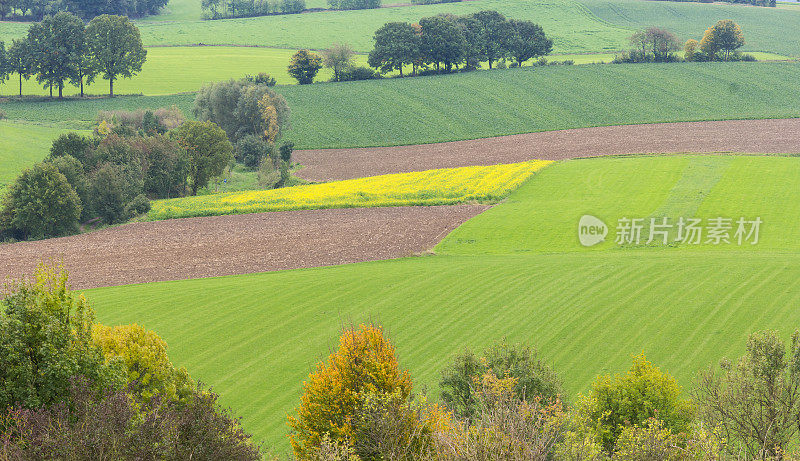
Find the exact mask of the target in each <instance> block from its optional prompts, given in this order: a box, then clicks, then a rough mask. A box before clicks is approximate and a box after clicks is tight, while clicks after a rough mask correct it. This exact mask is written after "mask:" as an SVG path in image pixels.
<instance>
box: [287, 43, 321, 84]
mask: <svg viewBox="0 0 800 461" xmlns="http://www.w3.org/2000/svg"><path fill="white" fill-rule="evenodd" d="M320 69H322V58H321V57H319V56H318V55H317V54H315V53H312V52H311V51H308V50H300V51H298V52H297V53H295V54H294V56H292V61H291V62H290V63H289V75H291V76H292V77H293V78H294V79H295V80H297V83H299V84H301V85H306V84H309V83H314V77H316V76H317V72H319V70H320Z"/></svg>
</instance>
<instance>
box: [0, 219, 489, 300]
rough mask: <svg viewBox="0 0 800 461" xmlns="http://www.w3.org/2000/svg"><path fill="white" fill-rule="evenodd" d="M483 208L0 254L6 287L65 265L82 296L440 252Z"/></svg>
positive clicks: (250, 225)
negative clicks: (52, 265) (40, 266)
mask: <svg viewBox="0 0 800 461" xmlns="http://www.w3.org/2000/svg"><path fill="white" fill-rule="evenodd" d="M487 208H488V206H485V205H455V206H427V207H386V208H347V209H333V210H301V211H283V212H272V213H255V214H246V215H232V216H214V217H206V218H187V219H173V220H168V221H157V222H146V223H132V224H126V225H123V226H118V227H113V228H107V229H103V230H99V231H96V232H91V233H86V234H80V235H74V236H70V237H62V238H56V239H49V240H40V241H34V242H19V243H11V244H4V245H0V282H2V281H4V280H7V279H15V278H19V277H20V276H22V275H23V274H32V273H33V270H34V269H35V267H36V264H37V263H39V262H45V263H49V262H50V261H56V262H58V261H63V263H64V265H65V267H66V269H67V270H68V271H69V274H70V283H71V284H72V286H73V287H74V288H75V289H85V288H96V287H104V286H113V285H127V284H133V283H147V282H157V281H167V280H182V279H189V278H203V277H214V276H223V275H234V274H246V273H254V272H266V271H273V270H280V269H298V268H307V267H320V266H330V265H336V264H347V263H354V262H361V261H374V260H382V259H392V258H398V257H404V256H411V255H414V254H419V253H423V252H426V251H428V250H430V249H431V248H433V246H434V245H436V244H437V243H438V242H439V240H441V239H442V238H444V236H445V235H447V234H448V233H449V232H450V231H452V230H453V229H455V228H456V227H457V226H459V225H460V224H461V223H463V222H464V221H466V220H468V219H469V218H471V217H473V216H475V215H477V214H479V213H481V212H482V211H484V210H485V209H487Z"/></svg>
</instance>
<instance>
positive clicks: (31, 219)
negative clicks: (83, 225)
mask: <svg viewBox="0 0 800 461" xmlns="http://www.w3.org/2000/svg"><path fill="white" fill-rule="evenodd" d="M80 216H81V199H80V197H78V194H77V193H76V192H75V189H73V188H72V186H70V184H69V181H67V178H66V177H65V176H64V175H63V174H61V173H60V172H59V171H58V169H57V168H56V167H55V166H53V165H52V164H50V163H40V164H38V165H35V166H34V167H33V168H31V169H29V170H25V171H23V172H22V174H20V175H19V177H17V179H16V181H14V183H12V184H11V186H10V187H9V188H8V190H7V191H6V195H5V197H4V199H3V203H2V210H0V233H2V234H4V235H6V236H10V237H14V238H17V239H31V238H33V239H38V238H46V237H58V236H61V235H67V234H72V233H75V232H76V231H77V229H78V219H79V218H80Z"/></svg>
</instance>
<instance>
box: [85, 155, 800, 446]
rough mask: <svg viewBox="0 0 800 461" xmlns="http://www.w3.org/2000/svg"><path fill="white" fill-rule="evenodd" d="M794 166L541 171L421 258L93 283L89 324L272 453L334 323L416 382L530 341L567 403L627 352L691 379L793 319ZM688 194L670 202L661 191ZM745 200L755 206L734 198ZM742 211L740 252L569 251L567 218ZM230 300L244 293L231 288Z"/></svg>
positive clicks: (797, 272)
mask: <svg viewBox="0 0 800 461" xmlns="http://www.w3.org/2000/svg"><path fill="white" fill-rule="evenodd" d="M798 164H800V158H796V157H795V158H787V157H766V158H762V157H711V156H676V157H658V156H655V157H643V158H602V159H591V160H580V161H567V162H563V163H559V164H556V165H552V166H550V167H549V168H548V169H546V170H544V171H543V172H542V173H541V174H539V175H537V176H536V177H534V179H532V180H531V181H529V182H528V183H527V184H525V185H523V186H522V187H521V188H520V189H518V190H517V191H516V192H514V193H513V194H512V195H511V196H510V198H509V199H508V200H507V202H505V203H503V204H501V205H498V206H497V207H495V208H493V209H492V210H490V211H489V212H487V213H485V214H484V215H481V216H479V217H477V218H475V219H474V220H472V221H469V222H468V223H467V224H466V225H465V226H464V227H462V228H460V229H459V230H457V231H456V232H455V233H453V234H452V235H451V237H449V238H448V239H446V240H445V241H444V242H443V243H442V244H441V245H440V246H439V247H438V248H437V255H435V256H427V257H418V258H406V259H399V260H393V261H382V262H374V263H364V264H352V265H346V266H338V267H329V268H319V269H307V270H296V271H283V272H273V273H266V274H254V275H246V276H235V277H222V278H214V279H204V280H189V281H181V282H169V283H155V284H148V285H140V286H126V287H116V288H104V289H98V290H90V291H88V292H87V295H88V297H89V299H90V300H91V301H92V302H93V303H94V306H95V308H96V310H97V314H98V319H99V320H100V321H101V322H105V323H108V324H119V323H130V322H137V323H139V324H142V325H144V326H145V327H147V328H151V329H154V330H156V331H157V332H158V333H159V334H160V335H162V336H163V337H164V338H165V339H166V340H167V342H168V343H169V345H170V354H171V357H172V358H173V360H174V361H175V362H176V363H178V364H181V365H185V366H187V367H188V369H189V371H190V373H191V374H192V375H193V376H195V377H197V378H199V379H202V380H203V381H205V382H207V383H210V384H213V385H214V386H215V389H217V390H218V391H219V392H221V393H222V396H223V402H224V403H225V404H228V405H231V406H232V407H233V408H234V409H235V410H236V411H237V413H238V414H241V415H242V416H243V417H244V423H245V427H246V428H247V429H248V430H250V431H253V432H254V433H255V434H256V435H257V437H259V438H260V439H262V440H266V441H267V442H268V443H269V444H270V445H273V446H276V447H279V449H281V450H286V449H287V447H288V445H287V442H286V440H285V438H284V435H285V433H286V426H285V419H284V415H285V414H286V413H287V412H288V411H290V410H291V408H292V407H293V406H294V405H295V404H296V403H297V401H298V396H299V393H300V389H301V382H302V380H303V379H304V378H305V377H306V375H307V373H308V372H309V371H310V370H311V368H312V366H313V364H314V362H315V361H316V360H319V359H320V358H322V357H323V356H324V355H325V354H326V353H327V352H328V350H329V348H330V347H332V346H333V345H334V344H335V341H336V336H337V331H338V330H339V328H340V326H341V325H344V324H349V323H350V322H356V323H357V322H363V321H369V320H370V319H371V320H375V321H377V322H380V323H382V324H383V325H384V326H385V327H386V328H387V329H388V331H389V332H390V334H391V337H392V339H393V340H394V341H395V343H396V345H397V350H398V354H399V356H400V361H401V364H402V365H403V366H405V367H408V368H409V369H410V370H411V372H412V374H413V376H414V378H415V382H416V385H417V388H418V389H419V388H421V387H422V386H427V387H428V389H429V390H430V391H431V393H432V394H433V395H434V396H435V395H437V393H438V389H437V379H438V378H437V377H438V371H439V369H440V368H441V367H442V366H443V364H444V363H445V361H446V360H447V358H448V357H449V356H450V355H452V354H454V353H456V352H458V351H460V350H462V349H463V348H464V347H465V346H470V347H474V348H477V347H482V346H485V345H487V344H488V343H490V342H492V341H494V340H497V339H499V338H501V337H507V338H508V339H509V340H511V341H527V342H529V343H532V344H535V345H537V346H538V347H539V348H540V349H541V351H542V353H543V354H544V356H545V357H546V358H547V360H548V361H550V362H552V363H553V365H554V366H555V368H556V369H557V370H558V371H559V373H560V374H561V376H562V378H563V379H564V381H565V384H566V388H567V390H568V391H569V393H570V397H571V398H574V396H575V395H576V393H578V392H581V391H585V390H587V389H588V386H589V383H590V382H591V381H592V380H593V379H594V377H595V376H596V375H598V374H600V373H608V372H620V371H623V370H625V369H626V368H627V367H628V365H629V363H630V355H631V354H636V353H639V352H642V351H644V352H645V353H646V354H647V355H648V358H650V359H651V360H653V361H654V362H655V363H656V364H657V365H659V366H662V367H663V368H665V369H666V370H668V371H669V372H671V373H673V374H674V375H676V376H677V377H678V379H679V380H680V382H681V383H682V384H684V385H689V384H690V383H691V381H692V378H693V376H694V373H695V372H696V371H697V370H699V369H701V368H703V367H705V366H707V365H709V364H711V363H714V362H715V361H716V360H718V359H719V358H720V357H721V356H723V355H729V356H730V355H736V354H739V353H741V352H742V350H743V348H744V344H745V339H746V337H747V335H748V334H749V333H750V332H751V331H753V330H755V329H759V328H778V329H780V330H781V332H782V333H783V334H784V335H788V334H789V332H790V331H789V330H790V329H793V328H794V327H795V326H798V325H800V312H798V310H797V309H796V306H797V303H798V302H800V286H798V285H797V283H796V280H797V277H798V276H800V251H798V250H800V238H799V237H800V230H798V229H797V226H796V221H797V216H798V211H800V210H798V205H797V203H800V187H797V185H798V183H797V181H798V179H797V178H798V177H800V176H798V174H797V172H798V169H800V166H798ZM692 190H694V191H702V198H700V196H699V195H698V194H692V195H693V196H694V199H693V200H692V201H690V202H691V203H687V204H686V206H684V207H683V208H680V207H677V208H676V202H675V198H676V197H678V196H681V194H684V193H687V191H689V192H688V193H690V194H691V191H692ZM743 197H757V198H756V199H753V200H744V199H743ZM737 204H739V205H741V208H737V207H736V206H735V205H737ZM665 210H668V211H670V212H671V213H666V214H676V213H680V214H681V215H686V216H687V217H688V216H712V215H717V214H721V215H723V216H724V215H736V216H739V215H740V214H744V215H749V214H758V215H760V216H761V217H762V219H763V220H764V227H763V229H762V237H761V238H762V243H763V245H762V244H759V245H756V246H753V247H748V248H746V249H739V248H736V247H728V248H724V249H720V248H713V249H712V248H710V247H699V248H698V249H693V248H678V249H673V248H669V249H665V248H610V247H607V246H606V247H603V246H601V247H600V248H599V251H598V250H595V249H589V250H585V251H584V250H582V247H580V246H579V244H578V242H577V219H576V218H575V217H576V216H579V215H580V214H583V213H585V212H593V213H595V214H596V215H598V216H602V217H606V218H612V217H614V216H615V215H616V214H618V213H626V214H629V215H634V214H641V215H643V216H649V215H651V214H659V213H662V212H666V211H665ZM244 293H246V296H245V295H243V294H244Z"/></svg>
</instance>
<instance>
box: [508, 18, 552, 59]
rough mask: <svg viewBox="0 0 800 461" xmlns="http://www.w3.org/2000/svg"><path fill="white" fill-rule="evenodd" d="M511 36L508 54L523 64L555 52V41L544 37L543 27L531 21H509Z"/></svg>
mask: <svg viewBox="0 0 800 461" xmlns="http://www.w3.org/2000/svg"><path fill="white" fill-rule="evenodd" d="M509 26H510V28H511V34H510V37H509V40H508V42H507V47H508V52H509V54H510V55H511V56H513V57H514V59H515V60H516V61H517V64H519V66H520V67H522V63H523V62H525V61H527V60H528V59H531V58H536V57H539V56H544V55H546V54H548V53H550V52H551V51H552V50H553V41H552V40H550V39H549V38H547V37H546V36H545V35H544V31H543V30H542V28H541V26H539V25H538V24H534V23H533V22H531V21H516V20H513V19H512V20H511V21H509Z"/></svg>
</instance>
